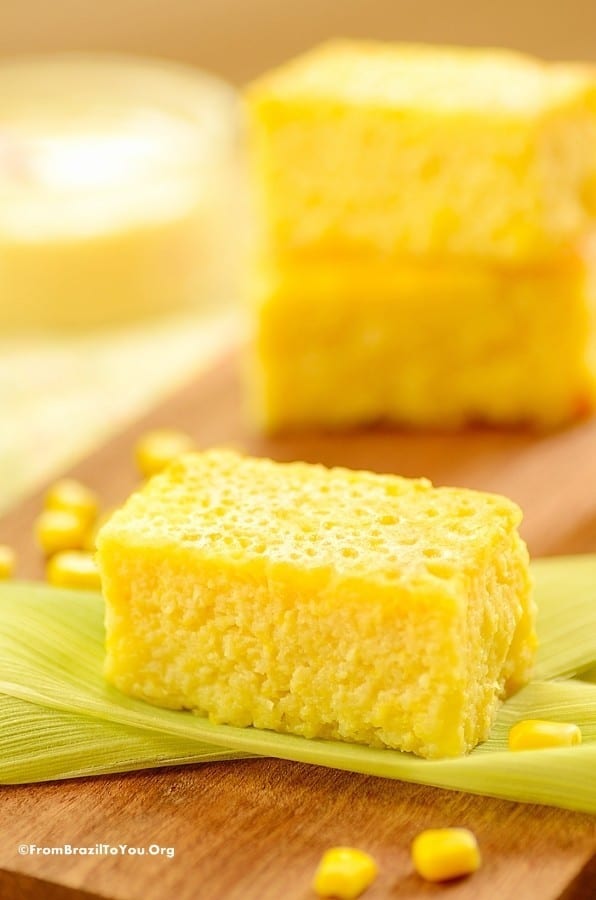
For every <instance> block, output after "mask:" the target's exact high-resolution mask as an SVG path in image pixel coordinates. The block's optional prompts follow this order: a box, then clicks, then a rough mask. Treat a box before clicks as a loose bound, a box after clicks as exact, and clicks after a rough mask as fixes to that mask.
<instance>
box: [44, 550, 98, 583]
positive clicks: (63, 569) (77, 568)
mask: <svg viewBox="0 0 596 900" xmlns="http://www.w3.org/2000/svg"><path fill="white" fill-rule="evenodd" d="M46 578H47V580H48V581H49V583H50V584H52V585H54V587H61V588H79V589H80V590H89V591H99V590H100V589H101V579H100V576H99V570H98V568H97V565H96V563H95V560H94V558H93V554H91V553H86V552H85V551H83V550H64V551H62V553H56V554H55V555H54V556H52V558H51V559H50V561H49V562H48V565H47V568H46Z"/></svg>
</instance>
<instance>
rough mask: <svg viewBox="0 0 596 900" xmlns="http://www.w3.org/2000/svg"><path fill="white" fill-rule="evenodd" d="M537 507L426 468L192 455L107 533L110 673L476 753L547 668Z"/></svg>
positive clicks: (220, 713) (159, 699) (186, 701)
mask: <svg viewBox="0 0 596 900" xmlns="http://www.w3.org/2000/svg"><path fill="white" fill-rule="evenodd" d="M520 519H521V513H520V510H519V509H518V507H517V506H516V505H515V504H514V503H512V502H510V501H509V500H506V499H505V498H503V497H499V496H496V495H490V494H482V493H476V492H474V491H469V490H459V489H456V488H434V487H433V486H432V485H431V484H430V482H428V481H426V480H424V479H420V480H409V479H405V478H399V477H397V476H391V475H374V474H371V473H368V472H355V471H349V470H347V469H326V468H324V467H323V466H315V465H308V464H306V463H289V464H279V463H274V462H272V461H271V460H267V459H251V458H245V457H242V456H239V455H238V454H236V453H233V452H231V451H222V450H220V451H217V450H214V451H208V452H205V453H202V454H189V455H187V456H183V457H180V458H179V460H177V461H176V462H175V463H173V464H172V465H171V466H170V467H169V468H168V469H167V470H166V471H165V472H164V473H162V474H160V475H157V476H155V477H154V478H153V479H152V480H151V481H150V482H149V483H148V484H147V485H146V486H145V487H144V488H143V489H142V490H140V491H139V492H138V493H136V494H133V496H132V497H131V498H130V499H129V500H128V501H127V503H126V504H125V505H124V507H123V508H122V509H121V510H119V511H118V512H116V513H115V514H114V516H113V517H112V519H111V520H110V521H109V522H108V524H107V525H105V526H104V527H103V529H102V530H101V532H100V534H99V537H98V560H99V566H100V570H101V575H102V583H103V590H104V594H105V600H106V629H107V656H106V664H105V674H106V677H107V679H108V681H110V682H111V683H112V684H113V685H115V686H116V687H117V688H119V689H120V690H121V691H123V692H125V693H127V694H130V695H132V696H134V697H139V698H142V699H144V700H147V701H149V702H150V703H154V704H157V705H159V706H164V707H169V708H172V709H190V710H193V711H195V712H197V713H200V714H201V715H206V716H209V718H210V719H211V720H212V721H213V722H217V723H229V724H231V725H236V726H251V725H252V726H256V727H258V728H268V729H274V730H276V731H280V732H289V733H292V734H297V735H302V736H304V737H306V738H336V739H340V740H345V741H355V742H360V743H365V744H370V745H372V746H379V747H383V746H386V747H394V748H399V749H402V750H408V751H413V752H414V753H417V754H420V755H422V756H426V757H441V756H452V755H458V754H462V753H465V752H466V751H468V750H470V749H471V748H472V747H474V746H475V745H476V744H477V743H478V742H479V741H482V740H483V739H484V738H486V737H487V735H488V733H489V730H490V727H491V724H492V722H493V720H494V716H495V713H496V710H497V707H498V705H499V700H500V699H501V698H502V697H503V696H505V695H506V694H507V693H509V692H511V691H512V690H514V689H515V688H517V687H519V686H520V685H521V684H523V683H524V682H525V681H526V680H527V679H528V677H529V673H530V670H531V666H532V661H533V657H534V648H535V634H534V606H533V602H532V599H531V584H530V578H529V574H528V554H527V550H526V547H525V544H524V543H523V541H522V540H521V538H520V537H519V535H518V531H517V526H518V524H519V522H520Z"/></svg>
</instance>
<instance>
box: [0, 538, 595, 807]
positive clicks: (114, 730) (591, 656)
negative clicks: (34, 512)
mask: <svg viewBox="0 0 596 900" xmlns="http://www.w3.org/2000/svg"><path fill="white" fill-rule="evenodd" d="M534 575H535V579H536V596H537V601H538V605H539V610H540V612H539V621H538V632H539V638H540V650H539V656H538V661H537V666H536V678H535V680H534V681H533V682H532V683H531V684H529V685H527V686H526V687H525V688H524V689H523V690H521V691H519V692H518V693H517V694H516V695H515V696H514V697H512V698H510V699H509V700H507V701H506V702H505V703H504V704H503V705H502V707H501V710H500V712H499V715H498V718H497V721H496V724H495V726H494V728H493V730H492V733H491V735H490V738H489V740H488V741H486V742H485V743H484V744H482V745H481V746H480V747H478V748H476V749H475V750H474V751H473V752H472V753H471V754H470V755H469V756H467V757H464V758H460V759H448V760H432V761H429V760H422V759H418V758H417V757H415V756H412V755H410V754H405V753H400V752H398V751H394V750H377V749H371V748H368V747H363V746H359V745H355V744H347V743H342V742H340V741H322V740H306V739H304V738H299V737H294V736H291V735H282V734H276V733H274V732H271V731H264V730H259V729H255V728H234V727H231V726H225V725H214V724H212V723H210V722H209V721H208V720H207V719H203V718H201V717H198V716H193V715H192V714H191V713H185V712H175V711H172V710H165V709H158V708H156V707H153V706H150V705H149V704H146V703H143V702H142V701H140V700H135V699H133V698H130V697H127V696H125V695H123V694H120V693H119V692H118V691H116V690H115V689H114V688H111V687H110V686H109V685H107V684H105V682H104V681H103V677H102V663H103V652H104V651H103V602H102V599H101V597H100V596H99V595H97V594H91V593H83V592H74V591H63V590H62V591H61V590H56V589H51V588H48V587H45V586H43V585H33V584H14V583H13V584H6V585H3V586H1V587H0V692H2V693H3V694H4V696H3V697H1V696H0V782H3V783H5V784H15V783H21V782H27V781H42V780H50V779H56V778H65V777H73V776H76V775H91V774H100V773H104V772H115V771H128V770H132V769H138V768H148V767H154V766H163V765H170V764H181V763H191V762H192V763H196V762H200V761H212V760H215V759H221V758H224V759H231V758H234V757H236V756H246V755H259V756H274V757H279V758H282V759H290V760H297V761H302V762H309V763H316V764H319V765H323V766H332V767H336V768H340V769H346V770H350V771H354V772H362V773H365V774H372V775H379V776H384V777H388V778H397V779H402V780H405V781H414V782H418V783H421V784H428V785H434V786H438V787H445V788H451V789H455V790H461V791H468V792H471V793H476V794H485V795H489V796H494V797H503V798H506V799H509V800H517V801H521V802H535V803H544V804H548V805H553V806H561V807H566V808H569V809H575V810H581V811H585V812H592V813H596V777H595V775H596V682H594V680H593V679H594V674H595V672H596V555H595V556H584V557H579V556H578V557H566V558H559V559H550V560H540V561H538V562H536V563H534ZM591 679H592V680H591ZM523 718H548V719H555V720H559V721H570V722H575V723H577V724H578V725H579V726H580V727H581V729H582V734H583V744H582V745H581V746H577V747H571V748H564V749H552V750H536V751H525V752H519V753H512V752H511V751H509V750H508V749H507V734H508V731H509V728H510V727H511V725H512V724H513V723H514V722H516V721H518V720H519V719H523ZM40 737H41V738H42V739H41V740H40Z"/></svg>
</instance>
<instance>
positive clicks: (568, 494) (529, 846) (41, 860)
mask: <svg viewBox="0 0 596 900" xmlns="http://www.w3.org/2000/svg"><path fill="white" fill-rule="evenodd" d="M237 361H238V360H237V355H236V354H234V355H230V356H229V357H227V358H225V359H224V360H222V361H221V362H220V363H219V364H218V365H217V367H216V368H214V369H213V370H212V371H211V372H210V373H209V374H208V375H207V376H204V377H201V378H199V379H196V380H195V381H194V382H193V383H190V384H188V385H187V386H186V387H185V388H183V389H182V390H179V391H178V392H177V393H176V394H174V395H173V396H172V397H171V398H170V399H169V400H168V401H167V402H165V403H163V404H162V405H160V406H159V408H157V409H155V410H154V411H153V412H152V413H150V414H149V415H147V416H146V417H145V418H144V419H143V420H141V421H139V422H138V423H136V424H135V425H134V426H133V427H131V428H129V429H128V430H127V431H126V432H125V433H123V434H120V435H119V436H117V437H116V438H114V439H113V440H111V441H110V442H109V443H107V444H106V445H105V446H104V447H102V448H101V449H100V450H98V451H97V452H96V453H94V454H93V455H92V456H91V457H89V458H88V459H86V460H85V461H83V462H82V463H81V464H80V465H78V466H77V467H75V468H74V469H73V470H72V473H71V474H73V475H74V476H76V477H78V478H81V479H82V480H84V481H85V482H87V483H89V484H90V485H92V486H93V487H95V488H96V489H97V490H98V491H99V493H100V495H101V497H102V498H103V500H104V502H105V503H106V504H107V505H109V504H112V503H118V502H120V501H121V500H122V499H123V498H124V497H125V496H126V495H127V494H128V493H129V492H130V490H131V489H133V488H134V487H135V486H136V482H137V476H136V474H135V470H134V467H133V463H132V448H133V445H134V442H135V440H136V438H137V436H138V435H139V434H141V433H142V432H143V431H145V430H147V429H148V428H152V427H157V426H174V427H179V428H184V429H186V430H187V431H189V432H190V433H192V434H193V435H194V437H195V438H196V440H197V443H198V444H199V445H200V446H202V447H206V446H211V445H214V444H232V445H238V446H241V447H242V448H243V449H244V450H246V451H249V452H252V453H256V454H262V455H269V456H272V457H274V458H276V459H279V460H289V459H306V460H310V461H319V462H324V463H327V464H341V465H348V466H351V467H365V468H371V469H374V470H378V471H384V472H397V473H400V474H405V475H411V476H413V475H427V476H429V477H430V478H432V479H433V481H435V483H438V484H458V485H467V486H471V487H476V488H482V489H488V490H497V491H502V492H505V493H507V494H509V495H510V496H512V497H513V498H514V499H516V500H517V501H518V502H519V503H520V504H521V505H522V506H523V508H524V510H525V513H526V518H525V523H524V535H525V537H526V540H527V541H528V543H529V545H530V549H531V552H532V553H533V554H534V555H535V556H539V555H549V554H555V553H573V552H589V551H596V421H594V420H592V421H589V422H585V423H583V424H578V425H576V426H575V427H572V428H569V429H567V430H565V431H560V432H556V433H552V434H547V435H536V434H531V433H529V432H521V431H510V432H506V431H494V430H470V431H469V432H467V433H465V434H457V435H446V434H425V435H421V434H415V433H401V432H396V431H393V432H392V431H389V430H383V429H371V430H369V431H363V432H359V433H355V434H352V435H350V436H347V435H345V434H344V435H333V434H309V435H299V436H298V435H293V436H290V435H286V436H283V437H277V438H275V439H273V438H272V439H265V438H263V437H259V436H258V435H255V434H252V433H251V431H250V428H249V427H248V425H247V424H246V421H245V417H244V413H243V408H242V400H241V390H240V382H239V377H238V365H237ZM64 427H65V428H67V427H70V425H69V423H65V425H64ZM42 450H43V448H40V452H42ZM40 504H41V493H40V494H37V495H36V496H34V497H31V498H29V499H28V500H27V501H26V502H24V503H22V504H21V505H20V507H18V508H17V509H15V510H14V511H13V512H11V513H10V514H9V515H8V516H6V517H5V518H4V520H3V521H1V522H0V542H9V543H11V544H12V545H13V546H15V548H16V549H17V551H18V553H19V557H20V562H21V570H20V575H22V576H23V577H37V576H39V575H40V574H41V572H42V561H41V559H40V556H39V554H38V552H37V551H36V549H35V547H34V545H33V540H32V522H33V519H34V518H35V516H36V515H37V513H38V511H39V509H40ZM595 595H596V586H595ZM595 602H596V596H595ZM40 740H43V735H40ZM594 777H596V772H595V773H594ZM0 822H1V828H0V900H20V898H23V900H29V898H35V900H58V898H69V900H73V898H83V897H85V898H97V897H109V898H114V900H170V898H176V900H187V898H188V900H191V898H192V900H197V898H200V900H227V898H230V900H309V898H313V897H314V894H313V893H312V891H311V888H310V882H311V878H312V873H313V871H314V868H315V866H316V863H317V861H318V859H319V857H320V855H321V853H322V852H323V850H325V849H326V848H327V847H329V846H332V845H336V844H348V845H353V846H357V847H361V848H363V849H367V850H369V851H370V852H371V853H373V855H374V856H375V857H376V859H377V860H378V862H379V865H380V875H379V878H378V880H377V881H376V882H375V884H374V885H373V886H372V887H371V888H370V889H369V890H368V891H367V893H366V895H365V896H366V898H367V900H378V898H383V897H385V898H391V900H394V898H419V897H439V896H445V897H449V900H472V898H474V900H489V898H490V900H494V898H499V900H507V898H516V900H518V898H519V900H533V898H540V900H553V898H565V900H572V898H575V900H577V898H586V900H588V898H590V900H593V898H595V897H596V861H595V860H596V857H595V855H594V854H595V852H596V819H595V818H592V817H589V816H585V815H579V814H576V813H571V812H565V811H562V810H555V809H550V808H547V807H539V806H530V805H521V804H515V803H508V802H504V801H498V800H491V799H487V798H484V797H475V796H471V795H465V794H459V793H456V792H449V791H442V790H437V789H432V788H425V787H418V786H416V785H408V784H402V783H400V782H394V781H389V780H385V779H381V778H373V777H366V776H361V775H353V774H350V773H346V772H338V771H333V770H328V769H323V768H319V767H316V766H306V765H302V764H298V763H291V762H284V761H279V760H265V759H263V760H243V761H236V762H232V763H224V762H218V763H212V764H203V765H198V766H194V767H190V766H189V767H180V768H170V769H167V770H161V771H153V772H148V773H147V772H143V773H131V774H126V775H118V776H109V777H101V778H93V779H76V780H71V781H67V782H57V783H52V784H38V785H24V786H15V787H3V788H2V789H1V790H0ZM445 825H464V826H467V827H469V828H472V829H473V830H474V832H475V833H476V835H477V837H478V839H479V841H480V845H481V849H482V853H483V857H484V864H483V866H482V868H481V870H480V871H479V872H477V873H476V874H475V875H474V876H473V877H471V878H468V879H464V880H460V881H458V882H455V883H453V884H450V885H448V886H433V885H429V884H424V883H423V882H422V881H421V880H420V879H419V878H418V877H417V876H416V875H415V873H414V872H413V870H412V866H411V863H410V858H409V846H410V843H411V841H412V839H413V837H414V836H415V835H416V834H417V833H418V832H419V831H421V830H422V829H424V828H428V827H438V826H445ZM22 843H25V844H36V845H37V846H39V847H42V846H46V847H50V846H61V845H64V844H70V845H76V846H78V847H94V846H96V845H98V844H110V845H113V846H116V845H118V844H124V843H125V844H127V845H128V846H129V847H149V846H150V845H159V846H161V847H164V848H171V847H173V848H174V853H175V855H174V857H173V858H170V857H168V856H167V855H157V856H153V855H151V856H130V855H124V856H122V855H86V856H73V855H70V856H44V855H27V856H21V855H19V853H18V847H19V845H20V844H22Z"/></svg>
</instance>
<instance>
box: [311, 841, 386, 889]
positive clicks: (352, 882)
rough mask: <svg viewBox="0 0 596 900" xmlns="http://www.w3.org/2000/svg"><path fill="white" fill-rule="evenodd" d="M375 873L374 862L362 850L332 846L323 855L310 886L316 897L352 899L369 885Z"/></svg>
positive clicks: (376, 870) (376, 869)
mask: <svg viewBox="0 0 596 900" xmlns="http://www.w3.org/2000/svg"><path fill="white" fill-rule="evenodd" d="M377 872H378V867H377V864H376V862H375V861H374V859H373V858H372V856H369V854H368V853H365V852H364V851H363V850H357V849H354V848H352V847H332V848H331V849H330V850H327V851H326V852H325V853H324V854H323V857H322V859H321V861H320V863H319V865H318V867H317V871H316V872H315V877H314V880H313V885H312V886H313V890H314V891H315V892H316V893H317V894H318V895H319V897H338V898H339V900H353V898H354V897H359V896H360V894H361V893H362V892H363V891H364V890H366V888H367V887H368V886H369V885H370V884H372V883H373V881H374V880H375V878H376V877H377Z"/></svg>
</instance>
